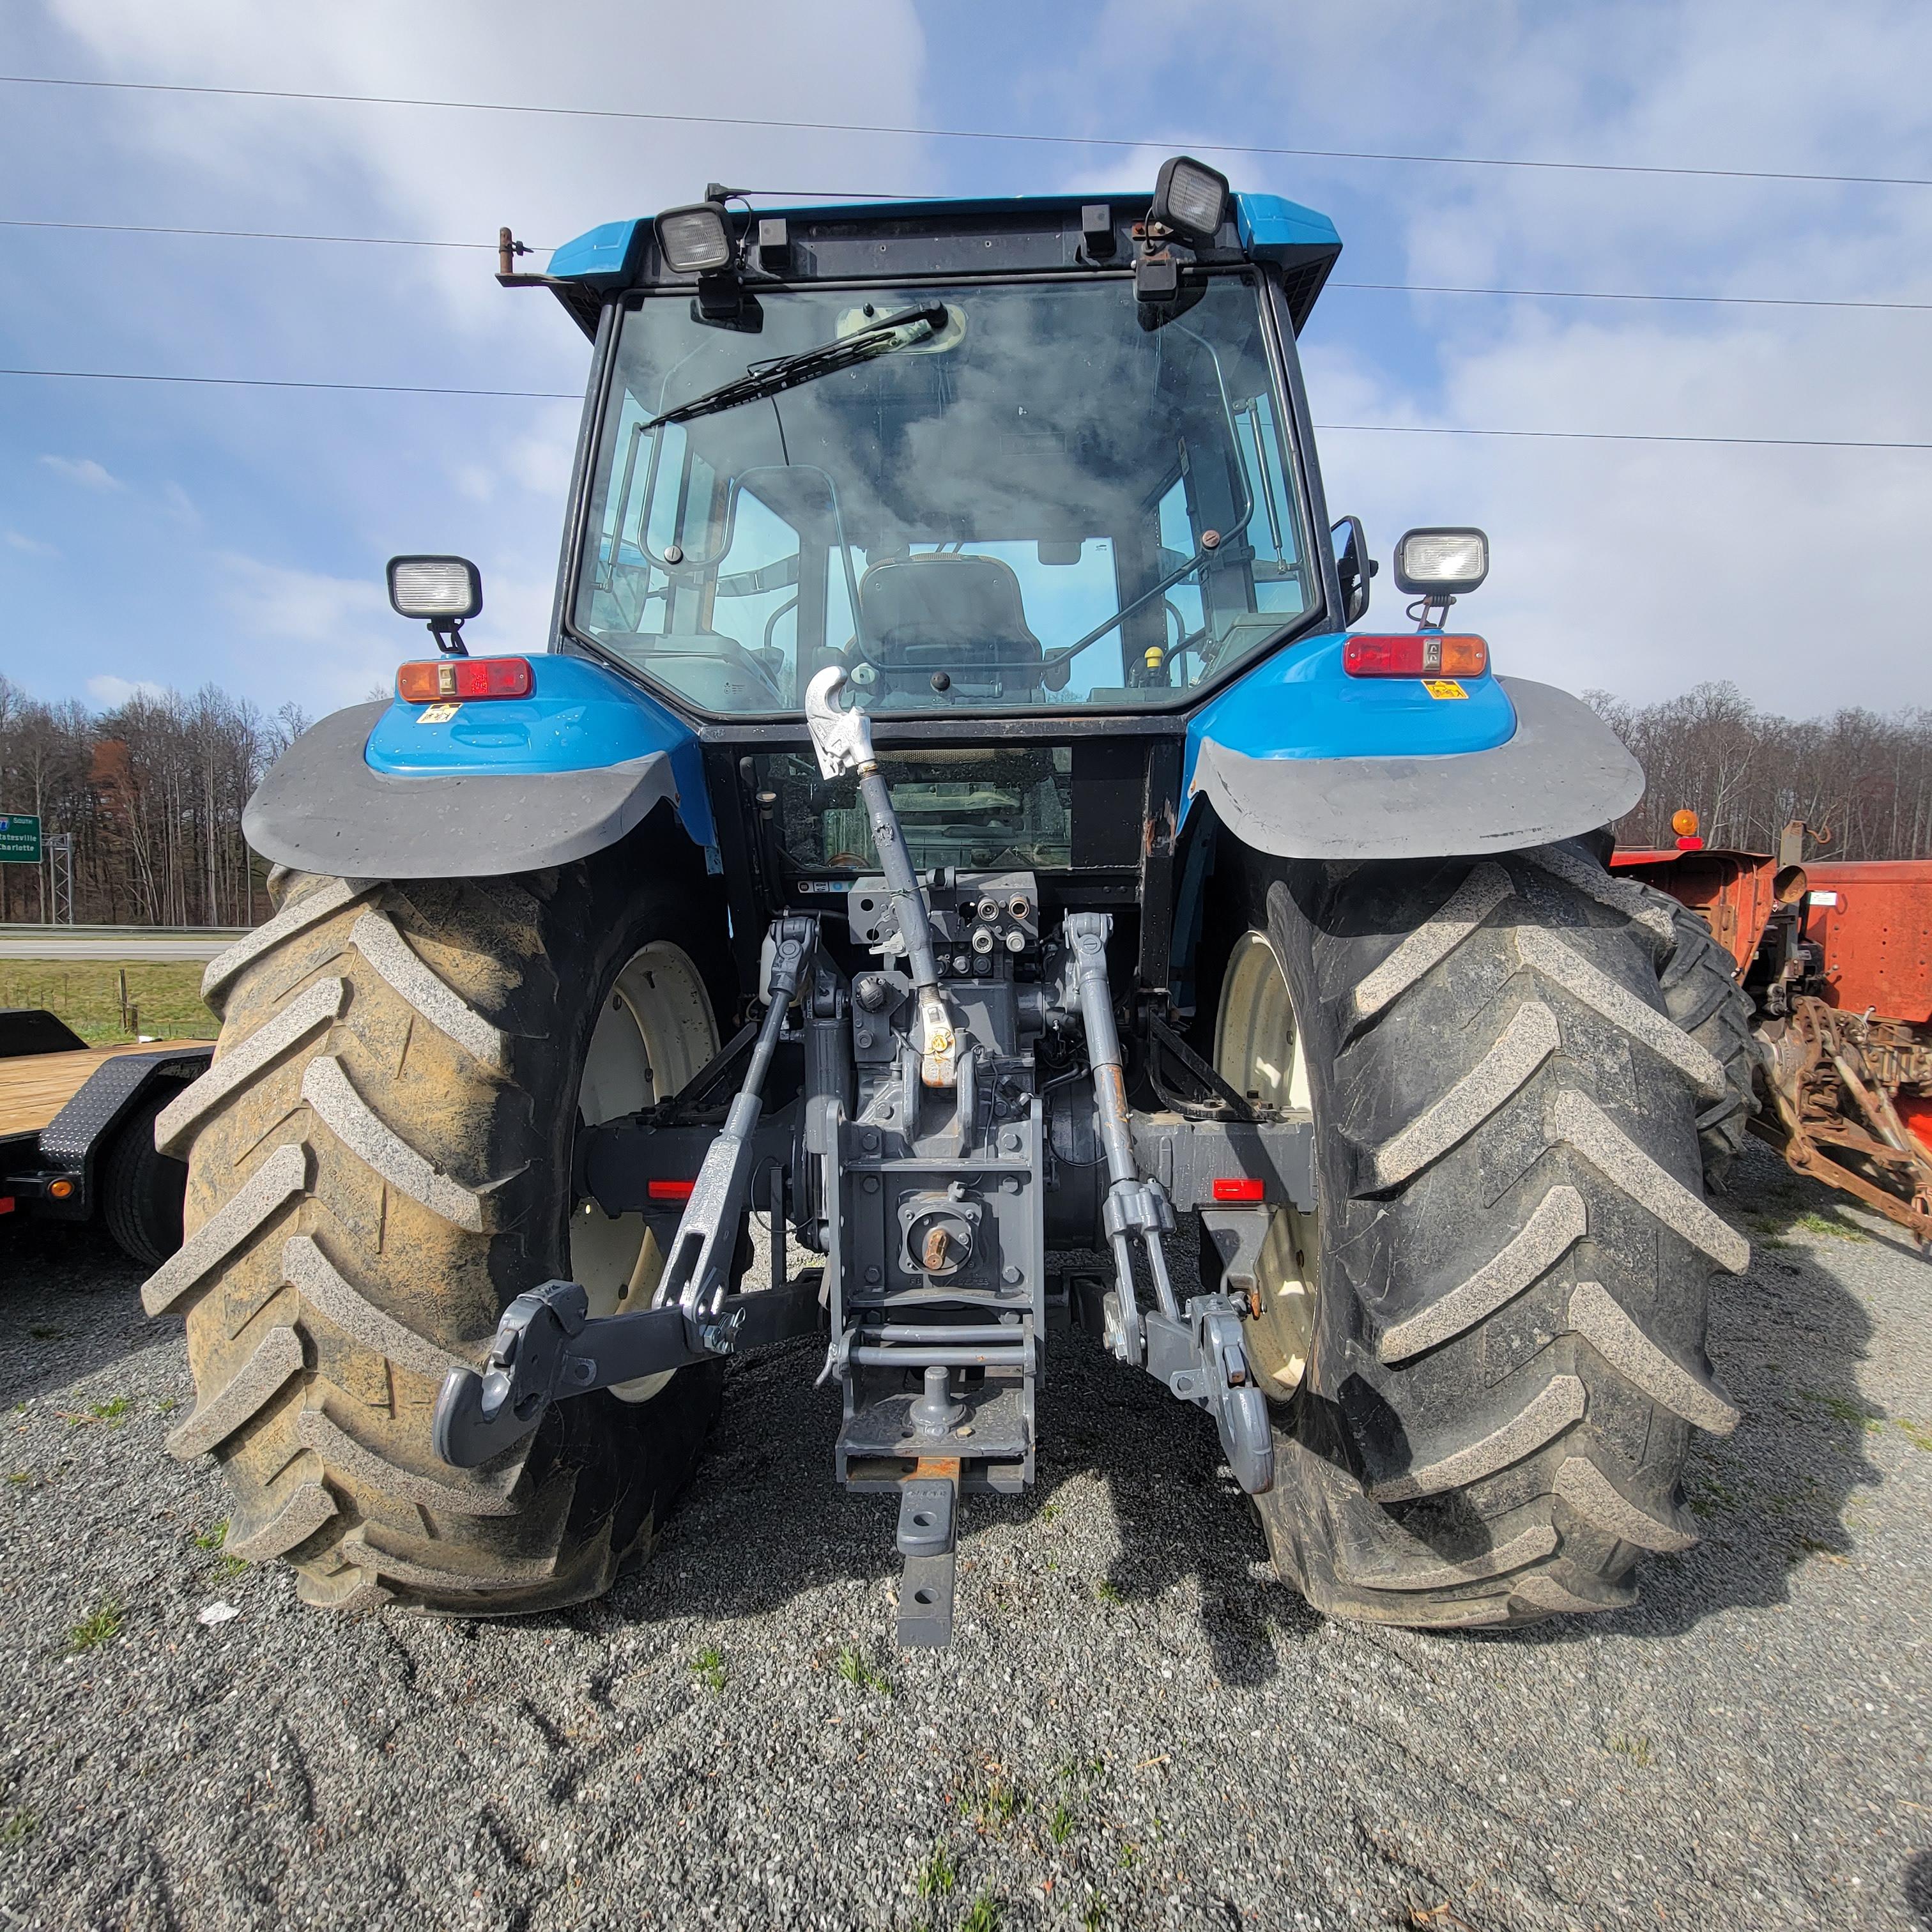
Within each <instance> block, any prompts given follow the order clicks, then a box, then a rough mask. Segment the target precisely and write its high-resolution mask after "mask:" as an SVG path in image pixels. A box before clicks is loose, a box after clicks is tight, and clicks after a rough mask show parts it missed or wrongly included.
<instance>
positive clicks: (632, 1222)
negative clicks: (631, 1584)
mask: <svg viewBox="0 0 1932 1932" xmlns="http://www.w3.org/2000/svg"><path fill="white" fill-rule="evenodd" d="M717 1051H718V1027H717V1022H715V1020H714V1019H712V1013H711V1001H710V999H709V997H708V996H707V995H706V992H705V990H704V983H703V980H701V979H700V977H698V972H697V968H696V967H695V966H694V965H692V964H691V959H690V956H688V954H687V953H685V951H684V950H683V949H682V947H677V946H673V945H672V944H670V941H668V940H653V941H652V942H651V944H649V945H648V946H646V947H643V949H642V950H640V951H639V952H637V953H633V954H632V955H631V958H630V959H628V961H626V962H625V965H624V968H623V971H622V972H620V973H619V974H618V975H617V977H616V980H615V981H614V982H613V983H612V985H611V987H610V991H609V992H607V994H605V995H604V1004H603V1010H601V1012H600V1013H598V1016H597V1025H596V1026H595V1028H594V1029H593V1030H592V1033H591V1036H590V1044H589V1047H588V1048H587V1049H586V1051H585V1053H584V1056H583V1076H582V1078H581V1079H580V1080H579V1082H578V1083H577V1115H578V1117H579V1118H580V1120H581V1121H582V1123H583V1125H584V1126H585V1127H595V1126H597V1125H598V1124H600V1123H601V1122H602V1121H610V1120H615V1119H616V1118H619V1116H620V1115H625V1114H634V1113H635V1112H637V1110H638V1109H640V1108H641V1107H648V1106H650V1105H651V1103H652V1102H653V1101H655V1100H661V1099H662V1098H664V1097H665V1096H666V1095H667V1094H675V1093H676V1091H678V1089H679V1088H680V1087H682V1086H683V1085H684V1084H685V1082H687V1081H688V1080H689V1079H690V1078H691V1076H692V1075H693V1074H694V1073H696V1072H697V1070H698V1069H699V1068H700V1067H702V1066H703V1064H704V1063H705V1062H706V1061H707V1060H709V1058H711V1056H712V1055H713V1054H714V1053H715V1052H717ZM569 1246H570V1254H569V1266H570V1272H571V1279H572V1280H574V1281H578V1282H581V1283H583V1287H584V1290H585V1292H586V1294H587V1295H589V1299H590V1312H591V1313H592V1315H614V1314H616V1313H617V1312H618V1310H619V1309H628V1308H643V1307H649V1304H650V1298H651V1296H652V1294H653V1292H655V1289H656V1288H657V1285H658V1277H659V1276H660V1275H661V1274H663V1272H664V1254H663V1252H662V1250H661V1249H660V1248H659V1247H658V1244H657V1240H656V1238H655V1236H654V1235H652V1233H651V1232H650V1229H649V1225H648V1223H646V1220H645V1219H644V1217H643V1215H641V1214H619V1215H610V1214H605V1213H604V1211H603V1210H602V1209H601V1208H599V1207H598V1205H597V1204H596V1202H594V1201H591V1200H588V1199H586V1200H580V1201H577V1202H572V1204H571V1215H570V1243H569ZM669 1381H670V1373H669V1372H667V1373H664V1374H663V1375H658V1376H640V1377H639V1378H638V1379H637V1380H636V1381H635V1382H619V1383H618V1384H616V1385H614V1386H613V1388H612V1389H611V1391H610V1393H611V1394H613V1395H614V1396H616V1397H618V1398H619V1400H621V1401H624V1402H647V1401H649V1399H650V1398H651V1397H652V1396H654V1395H655V1394H657V1392H658V1390H660V1389H661V1388H663V1387H664V1385H665V1384H666V1383H667V1382H669Z"/></svg>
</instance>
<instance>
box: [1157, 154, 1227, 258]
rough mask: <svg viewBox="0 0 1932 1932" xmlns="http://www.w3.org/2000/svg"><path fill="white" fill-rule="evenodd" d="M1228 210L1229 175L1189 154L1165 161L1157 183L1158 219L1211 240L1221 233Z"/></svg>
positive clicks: (1205, 239)
mask: <svg viewBox="0 0 1932 1932" xmlns="http://www.w3.org/2000/svg"><path fill="white" fill-rule="evenodd" d="M1227 211H1228V177H1227V176H1226V175H1221V174H1217V173H1216V172H1214V169H1212V168H1211V167H1207V166H1203V165H1202V163H1200V162H1199V161H1197V160H1193V159H1191V158H1190V157H1189V156H1187V155H1186V154H1176V155H1175V157H1173V159H1172V160H1166V161H1163V162H1162V163H1161V164H1160V173H1159V175H1157V176H1156V177H1155V178H1154V208H1153V214H1154V220H1157V221H1158V222H1160V223H1163V225H1164V226H1167V227H1169V228H1178V229H1180V231H1181V233H1183V234H1184V235H1191V236H1193V237H1194V238H1195V239H1196V240H1198V241H1202V242H1211V241H1213V240H1214V237H1215V236H1217V235H1218V234H1219V233H1220V231H1221V222H1222V218H1223V216H1224V215H1226V213H1227Z"/></svg>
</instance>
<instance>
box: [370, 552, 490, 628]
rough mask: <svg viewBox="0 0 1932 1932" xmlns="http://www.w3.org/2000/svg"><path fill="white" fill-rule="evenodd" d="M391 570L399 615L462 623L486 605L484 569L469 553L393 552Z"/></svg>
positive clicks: (392, 602)
mask: <svg viewBox="0 0 1932 1932" xmlns="http://www.w3.org/2000/svg"><path fill="white" fill-rule="evenodd" d="M388 574H389V603H390V606H391V607H392V609H393V610H395V613H396V614H397V615H398V616H402V617H419V618H422V619H424V620H425V621H426V622H429V623H431V624H435V623H438V622H443V621H448V622H454V623H458V624H460V623H463V622H466V620H467V619H469V618H472V617H473V616H475V614H476V613H477V612H478V611H479V610H481V609H482V607H483V573H482V572H481V571H480V570H478V568H476V566H475V565H474V564H473V563H472V562H470V561H469V559H468V558H467V557H466V556H392V557H391V558H390V559H389V573H388Z"/></svg>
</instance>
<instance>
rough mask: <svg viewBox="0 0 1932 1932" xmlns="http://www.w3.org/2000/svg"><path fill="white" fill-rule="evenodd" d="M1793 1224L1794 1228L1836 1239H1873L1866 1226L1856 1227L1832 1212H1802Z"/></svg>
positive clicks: (1809, 1233)
mask: <svg viewBox="0 0 1932 1932" xmlns="http://www.w3.org/2000/svg"><path fill="white" fill-rule="evenodd" d="M1791 1225H1792V1226H1793V1227H1794V1228H1802V1229H1804V1230H1805V1232H1806V1233H1807V1234H1808V1235H1830V1236H1831V1238H1832V1240H1834V1241H1870V1239H1871V1237H1870V1235H1868V1234H1867V1233H1866V1232H1865V1231H1864V1229H1862V1228H1855V1227H1853V1226H1852V1225H1851V1223H1849V1222H1848V1221H1841V1220H1838V1218H1837V1217H1836V1216H1835V1215H1831V1214H1816V1213H1812V1214H1801V1215H1799V1217H1798V1219H1797V1220H1796V1221H1794V1222H1793V1223H1792V1224H1791Z"/></svg>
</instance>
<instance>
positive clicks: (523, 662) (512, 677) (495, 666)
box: [396, 658, 536, 704]
mask: <svg viewBox="0 0 1932 1932" xmlns="http://www.w3.org/2000/svg"><path fill="white" fill-rule="evenodd" d="M535 683H536V677H535V673H533V672H532V670H531V669H530V661H529V658H426V659H425V660H423V661H421V662H419V663H416V664H399V665H398V667H397V668H396V695H397V696H398V697H400V698H401V700H403V702H404V703H405V704H450V703H458V702H460V701H461V700H464V699H467V698H472V697H529V694H530V692H531V691H532V688H534V686H535Z"/></svg>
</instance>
